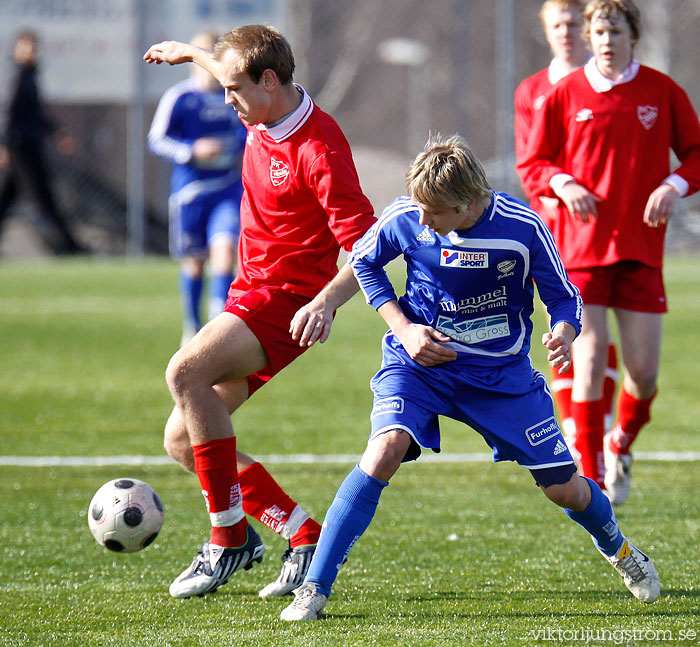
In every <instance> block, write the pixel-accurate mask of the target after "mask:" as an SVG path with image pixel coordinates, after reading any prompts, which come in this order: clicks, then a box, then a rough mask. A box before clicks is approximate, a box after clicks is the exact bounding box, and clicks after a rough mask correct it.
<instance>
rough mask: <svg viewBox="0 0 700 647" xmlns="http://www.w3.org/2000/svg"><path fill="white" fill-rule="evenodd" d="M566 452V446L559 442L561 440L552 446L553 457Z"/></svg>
mask: <svg viewBox="0 0 700 647" xmlns="http://www.w3.org/2000/svg"><path fill="white" fill-rule="evenodd" d="M565 451H566V445H565V444H564V443H563V442H561V440H557V444H556V445H554V455H555V456H559V454H561V453H563V452H565Z"/></svg>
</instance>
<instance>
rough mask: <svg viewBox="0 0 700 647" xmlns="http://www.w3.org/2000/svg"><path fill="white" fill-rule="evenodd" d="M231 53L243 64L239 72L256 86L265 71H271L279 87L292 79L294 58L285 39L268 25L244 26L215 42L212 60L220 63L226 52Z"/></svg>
mask: <svg viewBox="0 0 700 647" xmlns="http://www.w3.org/2000/svg"><path fill="white" fill-rule="evenodd" d="M229 49H232V50H234V51H235V52H236V53H237V54H238V55H239V56H240V57H241V61H242V64H243V69H242V70H241V72H243V73H245V74H247V75H248V76H249V77H250V78H251V79H252V80H253V82H254V83H258V82H259V81H260V78H261V77H262V74H263V72H264V71H265V70H272V71H273V72H274V73H275V74H276V75H277V78H278V79H279V80H280V83H282V85H285V84H287V83H290V82H291V81H292V78H293V76H294V67H295V66H294V54H292V48H291V47H290V45H289V43H288V42H287V39H286V38H285V37H284V36H283V35H282V34H281V33H280V32H279V31H277V30H276V29H275V28H274V27H269V26H268V25H243V26H241V27H236V29H233V30H231V31H230V32H228V33H226V34H224V35H223V36H221V37H220V38H219V40H218V41H216V45H215V46H214V57H215V58H216V59H217V60H221V57H222V56H223V54H224V52H225V51H226V50H229Z"/></svg>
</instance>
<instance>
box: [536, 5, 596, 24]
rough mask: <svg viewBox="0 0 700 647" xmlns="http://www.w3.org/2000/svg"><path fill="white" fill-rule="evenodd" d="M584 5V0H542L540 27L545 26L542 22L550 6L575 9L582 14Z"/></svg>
mask: <svg viewBox="0 0 700 647" xmlns="http://www.w3.org/2000/svg"><path fill="white" fill-rule="evenodd" d="M585 6H586V3H585V1H584V0H544V2H543V3H542V6H541V7H540V13H539V16H540V22H541V23H542V29H544V28H545V27H546V25H545V24H544V15H545V14H546V13H547V11H549V9H551V8H552V7H559V8H560V9H575V10H577V11H579V12H581V14H583V9H584V7H585Z"/></svg>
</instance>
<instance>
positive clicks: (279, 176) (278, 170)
mask: <svg viewBox="0 0 700 647" xmlns="http://www.w3.org/2000/svg"><path fill="white" fill-rule="evenodd" d="M288 176H289V167H288V166H287V165H286V164H285V163H284V162H280V161H278V160H276V159H274V158H273V159H271V160H270V181H271V182H272V185H273V186H279V185H280V184H284V182H285V180H286V179H287V177H288Z"/></svg>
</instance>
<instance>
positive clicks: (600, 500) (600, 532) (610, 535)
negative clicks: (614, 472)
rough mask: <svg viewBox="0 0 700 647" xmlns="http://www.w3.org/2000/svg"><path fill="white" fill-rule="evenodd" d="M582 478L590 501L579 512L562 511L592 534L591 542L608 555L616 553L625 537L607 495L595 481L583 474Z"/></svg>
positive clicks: (567, 509)
mask: <svg viewBox="0 0 700 647" xmlns="http://www.w3.org/2000/svg"><path fill="white" fill-rule="evenodd" d="M582 478H585V479H586V481H588V484H589V485H590V487H591V502H590V503H589V504H588V507H587V508H586V509H585V510H581V511H580V512H577V511H576V510H570V509H569V508H564V512H565V513H566V514H567V515H568V517H569V519H573V520H574V521H575V522H576V523H577V524H579V525H581V526H583V527H584V528H585V529H586V530H587V531H588V532H589V533H590V534H591V535H592V536H593V543H595V545H596V546H597V547H598V548H599V549H600V551H601V552H603V553H604V554H605V555H608V557H609V556H611V555H614V554H615V553H617V551H618V550H619V548H620V546H621V545H622V542H623V541H624V539H625V538H624V537H623V535H622V532H620V527H619V526H618V525H617V519H616V518H615V513H614V512H613V509H612V506H611V505H610V501H609V500H608V497H606V496H605V495H604V494H603V491H602V490H601V489H600V487H599V485H598V484H597V483H596V482H595V481H592V480H591V479H589V478H587V477H585V476H584V477H582Z"/></svg>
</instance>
